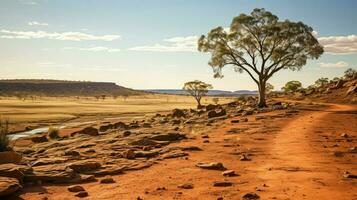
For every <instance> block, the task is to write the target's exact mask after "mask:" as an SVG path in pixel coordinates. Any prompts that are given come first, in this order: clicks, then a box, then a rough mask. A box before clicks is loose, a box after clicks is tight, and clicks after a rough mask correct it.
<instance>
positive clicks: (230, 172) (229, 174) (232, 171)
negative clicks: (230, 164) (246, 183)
mask: <svg viewBox="0 0 357 200" xmlns="http://www.w3.org/2000/svg"><path fill="white" fill-rule="evenodd" d="M222 175H223V176H237V174H236V172H235V171H234V170H226V171H224V172H222Z"/></svg>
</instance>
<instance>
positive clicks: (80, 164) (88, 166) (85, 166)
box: [67, 160, 101, 172]
mask: <svg viewBox="0 0 357 200" xmlns="http://www.w3.org/2000/svg"><path fill="white" fill-rule="evenodd" d="M67 166H68V167H69V168H70V169H73V170H74V171H75V172H86V171H91V170H96V169H98V168H100V166H101V164H100V163H99V162H97V161H92V160H80V161H76V162H73V163H71V164H69V165H67Z"/></svg>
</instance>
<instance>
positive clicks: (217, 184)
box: [213, 181, 233, 187]
mask: <svg viewBox="0 0 357 200" xmlns="http://www.w3.org/2000/svg"><path fill="white" fill-rule="evenodd" d="M232 185H233V183H232V182H230V181H215V182H213V186H214V187H228V186H232Z"/></svg>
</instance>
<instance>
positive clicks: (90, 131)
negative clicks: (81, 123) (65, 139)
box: [71, 126, 99, 136]
mask: <svg viewBox="0 0 357 200" xmlns="http://www.w3.org/2000/svg"><path fill="white" fill-rule="evenodd" d="M78 133H79V134H84V135H91V136H97V135H98V134H99V132H98V129H96V128H94V127H91V126H89V127H86V128H84V129H82V130H80V131H77V132H74V133H71V136H74V135H76V134H78Z"/></svg>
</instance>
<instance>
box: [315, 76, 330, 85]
mask: <svg viewBox="0 0 357 200" xmlns="http://www.w3.org/2000/svg"><path fill="white" fill-rule="evenodd" d="M327 84H328V78H319V79H317V80H316V81H315V86H316V87H324V86H326V85H327Z"/></svg>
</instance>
